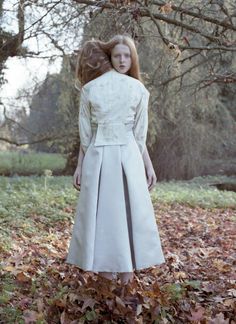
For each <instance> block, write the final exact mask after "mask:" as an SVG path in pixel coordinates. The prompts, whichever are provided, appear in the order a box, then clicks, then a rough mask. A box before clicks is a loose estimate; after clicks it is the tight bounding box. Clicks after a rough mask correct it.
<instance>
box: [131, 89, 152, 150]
mask: <svg viewBox="0 0 236 324" xmlns="http://www.w3.org/2000/svg"><path fill="white" fill-rule="evenodd" d="M149 95H150V93H149V91H148V90H147V89H146V88H144V89H143V92H142V97H141V100H140V102H139V104H138V106H137V111H136V115H135V120H134V137H135V139H136V142H137V144H138V147H139V150H140V152H141V154H143V152H144V148H145V145H146V139H147V130H148V101H149Z"/></svg>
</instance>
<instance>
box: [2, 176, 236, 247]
mask: <svg viewBox="0 0 236 324" xmlns="http://www.w3.org/2000/svg"><path fill="white" fill-rule="evenodd" d="M232 180H233V179H232V178H227V177H205V178H195V179H193V180H191V181H171V182H159V183H158V184H157V186H156V188H155V189H154V190H153V191H152V194H151V195H152V199H153V202H158V203H163V204H174V203H179V204H184V205H188V206H192V207H197V206H199V207H203V208H233V209H235V208H236V193H234V192H229V191H228V192H227V191H219V190H217V189H216V188H215V187H213V186H210V184H212V183H215V182H220V181H232ZM77 198H78V193H77V191H76V190H75V189H74V188H73V186H72V177H68V176H67V177H62V176H61V177H53V176H52V177H51V176H41V177H36V176H31V177H11V178H8V177H0V228H1V232H0V246H1V244H2V246H4V249H8V248H9V247H10V245H11V240H10V234H11V233H12V231H17V232H19V231H20V232H21V233H22V235H24V234H26V235H33V234H34V232H35V231H37V230H38V227H39V226H40V224H42V229H43V227H45V226H48V227H49V226H53V224H55V223H57V222H58V221H63V220H65V219H70V218H71V217H74V212H73V211H74V209H75V208H76V202H77ZM68 208H71V209H73V210H72V211H70V210H69V211H68Z"/></svg>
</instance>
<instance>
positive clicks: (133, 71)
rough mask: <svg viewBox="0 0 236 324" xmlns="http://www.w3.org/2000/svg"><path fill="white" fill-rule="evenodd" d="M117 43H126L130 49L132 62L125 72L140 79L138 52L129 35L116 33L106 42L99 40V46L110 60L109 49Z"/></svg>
mask: <svg viewBox="0 0 236 324" xmlns="http://www.w3.org/2000/svg"><path fill="white" fill-rule="evenodd" d="M118 44H124V45H127V46H128V47H129V49H130V53H131V62H132V63H131V67H130V69H129V71H128V73H127V74H128V75H129V76H131V77H133V78H135V79H138V80H140V81H142V78H141V75H140V66H139V58H138V53H137V50H136V46H135V43H134V41H133V39H132V38H131V37H129V36H127V35H116V36H114V37H113V38H112V39H110V40H109V41H108V42H100V46H101V48H102V49H103V50H104V52H105V53H106V54H107V55H108V56H109V59H110V60H111V51H112V49H113V48H114V47H115V46H116V45H118Z"/></svg>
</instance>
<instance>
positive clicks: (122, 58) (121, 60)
mask: <svg viewBox="0 0 236 324" xmlns="http://www.w3.org/2000/svg"><path fill="white" fill-rule="evenodd" d="M123 62H124V56H123V55H121V56H120V63H123Z"/></svg>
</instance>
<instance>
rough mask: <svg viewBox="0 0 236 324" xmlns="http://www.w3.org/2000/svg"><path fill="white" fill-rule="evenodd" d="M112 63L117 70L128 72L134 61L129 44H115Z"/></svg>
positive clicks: (112, 51)
mask: <svg viewBox="0 0 236 324" xmlns="http://www.w3.org/2000/svg"><path fill="white" fill-rule="evenodd" d="M111 63H112V65H113V67H114V69H115V70H116V71H117V72H120V73H123V74H125V73H127V72H128V71H129V69H130V67H131V63H132V60H131V53H130V49H129V46H127V45H124V44H117V45H116V46H114V47H113V49H112V50H111Z"/></svg>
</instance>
